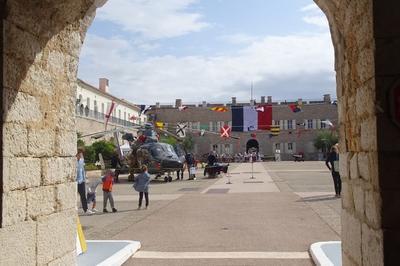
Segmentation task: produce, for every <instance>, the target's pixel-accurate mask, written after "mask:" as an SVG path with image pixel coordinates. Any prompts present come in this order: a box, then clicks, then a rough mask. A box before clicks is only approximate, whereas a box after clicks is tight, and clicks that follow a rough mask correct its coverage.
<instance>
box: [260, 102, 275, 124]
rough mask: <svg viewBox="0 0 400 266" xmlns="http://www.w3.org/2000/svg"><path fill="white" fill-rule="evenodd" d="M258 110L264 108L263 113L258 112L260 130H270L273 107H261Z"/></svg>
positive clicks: (268, 105)
mask: <svg viewBox="0 0 400 266" xmlns="http://www.w3.org/2000/svg"><path fill="white" fill-rule="evenodd" d="M258 108H262V109H263V110H264V111H262V112H258V129H259V130H270V129H271V125H272V105H271V104H265V105H260V106H258Z"/></svg>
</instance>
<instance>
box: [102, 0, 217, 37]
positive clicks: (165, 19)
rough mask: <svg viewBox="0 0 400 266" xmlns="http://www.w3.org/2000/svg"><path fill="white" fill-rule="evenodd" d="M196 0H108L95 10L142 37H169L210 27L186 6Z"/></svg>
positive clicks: (104, 18)
mask: <svg viewBox="0 0 400 266" xmlns="http://www.w3.org/2000/svg"><path fill="white" fill-rule="evenodd" d="M196 2H198V0H162V1H148V0H110V1H108V2H107V4H106V5H105V6H104V7H103V8H100V9H99V10H98V13H97V18H98V19H100V20H103V21H110V22H113V23H115V24H117V25H119V26H121V27H122V29H123V30H125V31H129V32H133V33H139V34H141V36H142V37H143V38H145V39H162V38H171V37H177V36H181V35H185V34H188V33H190V32H198V31H201V30H202V29H204V28H206V27H208V26H209V24H207V23H206V22H204V21H202V16H201V15H200V14H198V13H194V12H189V11H188V7H190V6H191V5H193V4H194V3H196Z"/></svg>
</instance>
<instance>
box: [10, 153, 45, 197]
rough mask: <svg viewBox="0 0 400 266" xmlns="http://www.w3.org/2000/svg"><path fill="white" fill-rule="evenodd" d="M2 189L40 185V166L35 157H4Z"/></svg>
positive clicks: (38, 160)
mask: <svg viewBox="0 0 400 266" xmlns="http://www.w3.org/2000/svg"><path fill="white" fill-rule="evenodd" d="M3 162H4V168H3V171H6V172H4V173H5V174H4V176H3V182H4V191H10V190H16V189H25V188H31V187H38V186H40V180H41V166H40V159H37V158H7V159H6V158H4V159H3Z"/></svg>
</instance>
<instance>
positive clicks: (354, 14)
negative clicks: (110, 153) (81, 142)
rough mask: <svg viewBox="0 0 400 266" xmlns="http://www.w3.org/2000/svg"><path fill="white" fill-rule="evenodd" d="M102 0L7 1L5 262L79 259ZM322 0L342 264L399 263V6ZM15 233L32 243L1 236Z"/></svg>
mask: <svg viewBox="0 0 400 266" xmlns="http://www.w3.org/2000/svg"><path fill="white" fill-rule="evenodd" d="M105 2H106V0H69V1H49V0H44V1H29V0H14V1H10V0H9V1H5V2H3V3H4V4H5V7H6V8H3V9H2V10H6V12H5V13H4V14H2V25H1V27H2V29H3V31H2V34H3V35H4V36H3V37H4V38H5V40H6V42H5V44H4V47H1V48H2V50H1V59H2V61H3V69H2V70H3V72H4V73H2V75H1V76H2V78H4V79H3V80H2V87H1V90H2V91H1V92H2V98H3V102H2V108H3V116H2V129H3V130H2V135H1V140H2V154H1V157H2V160H1V164H2V168H3V171H2V174H1V175H2V176H1V178H0V194H1V195H0V200H1V201H0V204H1V215H0V219H1V221H0V243H1V247H2V248H1V249H0V257H2V258H3V259H6V260H7V261H5V263H6V264H10V265H13V264H22V265H23V264H29V262H32V261H35V262H36V263H37V264H47V263H49V262H55V263H57V262H59V263H61V264H68V265H72V264H74V262H75V253H74V249H75V247H74V238H75V218H76V211H75V206H74V205H75V202H76V201H75V199H76V193H75V191H76V186H75V183H74V182H73V180H74V167H75V159H74V155H75V152H76V145H75V142H76V134H75V121H74V117H73V115H74V108H75V87H76V73H77V66H78V58H79V51H80V47H81V45H82V43H83V40H84V37H85V33H86V30H87V28H88V27H89V25H90V23H91V21H92V20H93V18H94V15H95V11H96V8H97V7H99V6H101V5H102V4H104V3H105ZM315 2H316V3H317V4H318V6H319V7H320V8H321V9H322V10H323V11H324V13H325V14H326V16H327V18H328V21H329V25H330V29H331V33H332V41H333V44H334V48H335V70H336V73H337V76H336V77H337V95H338V99H339V101H338V110H339V122H340V137H341V141H340V153H341V155H340V156H341V158H342V160H341V165H340V169H341V170H340V172H341V175H342V178H343V190H344V191H343V200H342V202H343V212H342V213H343V215H342V228H343V229H342V230H343V233H342V237H343V238H342V240H343V245H342V246H343V264H344V265H382V264H383V263H384V262H385V263H388V264H390V263H394V261H396V260H395V259H396V256H397V255H396V251H397V249H396V248H397V246H396V243H399V241H400V230H399V227H398V225H399V224H400V217H399V216H398V209H399V206H400V196H399V195H400V193H398V190H400V181H399V180H398V179H396V178H394V176H393V173H399V172H400V169H399V167H400V164H399V163H398V161H399V150H400V142H395V143H393V141H391V140H393V139H398V137H399V129H398V128H397V127H395V126H393V125H392V124H391V122H390V119H389V117H388V116H387V113H389V108H390V105H389V102H390V100H391V99H390V98H388V97H387V96H386V95H387V92H388V90H389V89H390V87H391V85H392V84H393V83H394V82H395V81H396V80H397V79H398V78H399V76H400V67H399V65H400V64H399V63H398V62H399V61H400V58H399V56H398V50H399V47H400V40H399V37H398V36H400V34H399V33H400V32H399V31H400V29H398V27H397V28H396V27H395V26H394V25H398V24H399V23H400V21H399V20H400V18H399V17H398V14H397V13H396V12H395V11H397V10H398V9H399V7H400V4H399V3H398V2H397V1H372V0H360V1H349V0H315ZM16 136H18V139H17V138H16ZM71 143H72V144H71ZM37 195H40V197H37ZM43 199H45V200H43ZM27 203H29V205H30V208H29V209H27V208H26V206H27ZM39 206H40V207H39ZM47 228H52V230H53V231H52V232H48V231H47ZM11 239H24V242H25V245H24V246H21V245H17V244H18V243H17V244H15V243H14V245H13V242H10V243H7V245H5V244H4V243H3V242H1V241H9V240H11ZM53 243H57V245H53ZM71 243H72V244H71ZM50 246H51V247H52V251H53V252H52V253H51V254H49V253H48V252H46V250H47V249H48V248H49V247H50ZM3 247H4V248H3ZM31 247H34V248H33V249H32V248H31ZM4 254H6V255H4ZM396 262H397V261H396Z"/></svg>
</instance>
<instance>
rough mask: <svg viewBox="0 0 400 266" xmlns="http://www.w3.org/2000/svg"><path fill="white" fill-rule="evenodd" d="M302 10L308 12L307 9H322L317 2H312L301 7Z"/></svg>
mask: <svg viewBox="0 0 400 266" xmlns="http://www.w3.org/2000/svg"><path fill="white" fill-rule="evenodd" d="M300 11H303V12H307V11H320V9H319V7H318V6H317V4H315V3H312V4H309V5H306V6H304V7H302V8H301V9H300Z"/></svg>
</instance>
